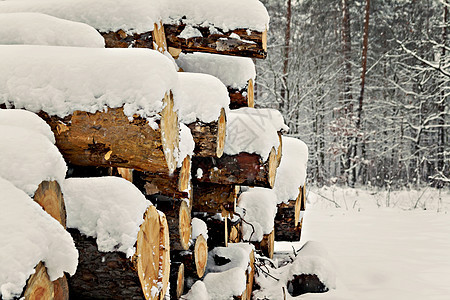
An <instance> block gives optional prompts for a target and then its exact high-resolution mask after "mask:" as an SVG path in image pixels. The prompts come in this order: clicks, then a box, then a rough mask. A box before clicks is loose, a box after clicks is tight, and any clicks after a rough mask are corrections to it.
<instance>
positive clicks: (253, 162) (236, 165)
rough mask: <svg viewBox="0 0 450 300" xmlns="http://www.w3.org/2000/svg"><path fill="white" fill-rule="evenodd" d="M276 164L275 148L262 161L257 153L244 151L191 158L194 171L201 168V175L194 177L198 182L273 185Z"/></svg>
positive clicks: (267, 186) (270, 186)
mask: <svg viewBox="0 0 450 300" xmlns="http://www.w3.org/2000/svg"><path fill="white" fill-rule="evenodd" d="M278 164H279V163H278V161H277V152H276V150H275V148H272V150H271V151H270V155H269V158H268V159H267V161H263V160H262V159H261V157H260V156H259V155H258V154H254V153H245V152H241V153H239V154H237V155H227V154H224V155H222V157H220V158H213V157H194V158H193V159H192V167H193V170H194V172H196V170H197V169H199V168H200V169H202V176H198V177H197V178H196V180H197V181H199V182H210V183H218V184H233V185H247V186H260V187H266V188H272V187H273V184H274V182H275V175H276V169H277V167H278Z"/></svg>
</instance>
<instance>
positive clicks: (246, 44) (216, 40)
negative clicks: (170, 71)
mask: <svg viewBox="0 0 450 300" xmlns="http://www.w3.org/2000/svg"><path fill="white" fill-rule="evenodd" d="M185 27H186V24H183V23H182V22H180V24H179V25H168V24H165V25H164V29H165V34H166V38H167V45H168V46H169V47H170V48H174V49H181V50H182V51H184V52H208V53H216V54H224V55H235V56H246V57H253V58H266V56H267V30H265V31H264V32H258V31H252V30H247V29H235V30H231V31H227V32H222V31H221V29H220V28H214V29H213V30H212V26H211V27H201V26H194V27H195V28H196V29H197V30H199V31H200V32H201V34H202V36H201V37H192V38H187V39H185V38H182V37H180V33H181V32H182V31H183V30H184V29H185ZM236 35H237V36H239V37H238V38H235V36H236ZM170 48H169V50H170ZM174 49H172V50H171V51H170V52H171V53H174V54H176V53H177V52H178V51H175V50H174Z"/></svg>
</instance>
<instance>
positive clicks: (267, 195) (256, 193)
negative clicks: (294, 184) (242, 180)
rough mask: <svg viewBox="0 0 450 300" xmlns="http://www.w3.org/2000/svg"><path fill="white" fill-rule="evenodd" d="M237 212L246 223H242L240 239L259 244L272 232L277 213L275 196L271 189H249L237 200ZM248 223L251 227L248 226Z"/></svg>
mask: <svg viewBox="0 0 450 300" xmlns="http://www.w3.org/2000/svg"><path fill="white" fill-rule="evenodd" d="M238 207H239V211H241V213H240V214H241V216H242V218H243V219H244V220H245V221H246V222H244V223H242V233H243V237H242V239H243V240H244V241H255V242H259V241H261V240H262V239H263V236H264V235H265V234H269V233H271V232H272V230H273V226H274V218H275V215H276V213H277V196H276V194H275V193H274V192H273V191H272V190H271V189H266V188H250V189H249V190H248V191H246V192H243V193H242V194H241V195H240V196H239V200H238ZM247 223H250V224H252V225H253V228H252V226H250V225H249V224H247Z"/></svg>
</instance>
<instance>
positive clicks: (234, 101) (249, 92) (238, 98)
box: [227, 79, 255, 109]
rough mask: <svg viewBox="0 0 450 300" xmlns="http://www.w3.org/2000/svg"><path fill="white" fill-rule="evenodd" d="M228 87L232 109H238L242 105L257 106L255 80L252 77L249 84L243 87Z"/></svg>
mask: <svg viewBox="0 0 450 300" xmlns="http://www.w3.org/2000/svg"><path fill="white" fill-rule="evenodd" d="M227 88H228V94H229V95H230V109H238V108H241V107H255V94H254V90H253V80H252V79H250V80H249V81H248V83H247V86H246V87H245V88H243V89H240V90H239V89H234V88H232V87H227Z"/></svg>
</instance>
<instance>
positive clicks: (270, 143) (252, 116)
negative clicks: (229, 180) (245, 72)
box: [224, 107, 287, 161]
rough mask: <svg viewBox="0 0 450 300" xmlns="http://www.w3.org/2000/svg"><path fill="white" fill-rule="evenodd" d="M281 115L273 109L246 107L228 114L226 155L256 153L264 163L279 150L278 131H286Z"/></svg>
mask: <svg viewBox="0 0 450 300" xmlns="http://www.w3.org/2000/svg"><path fill="white" fill-rule="evenodd" d="M280 117H281V114H280V113H279V112H278V111H276V110H273V109H262V110H261V113H260V109H255V108H249V107H244V108H240V109H237V110H233V111H231V112H230V113H229V114H228V122H227V137H226V141H225V149H224V152H225V154H228V155H235V154H239V153H240V152H247V153H256V154H259V155H260V156H261V158H262V159H263V161H266V160H267V158H268V157H269V154H270V151H271V150H272V148H275V149H278V147H279V145H280V138H279V136H278V131H280V130H282V129H286V128H287V126H286V125H285V124H284V121H283V118H282V117H281V119H280Z"/></svg>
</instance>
